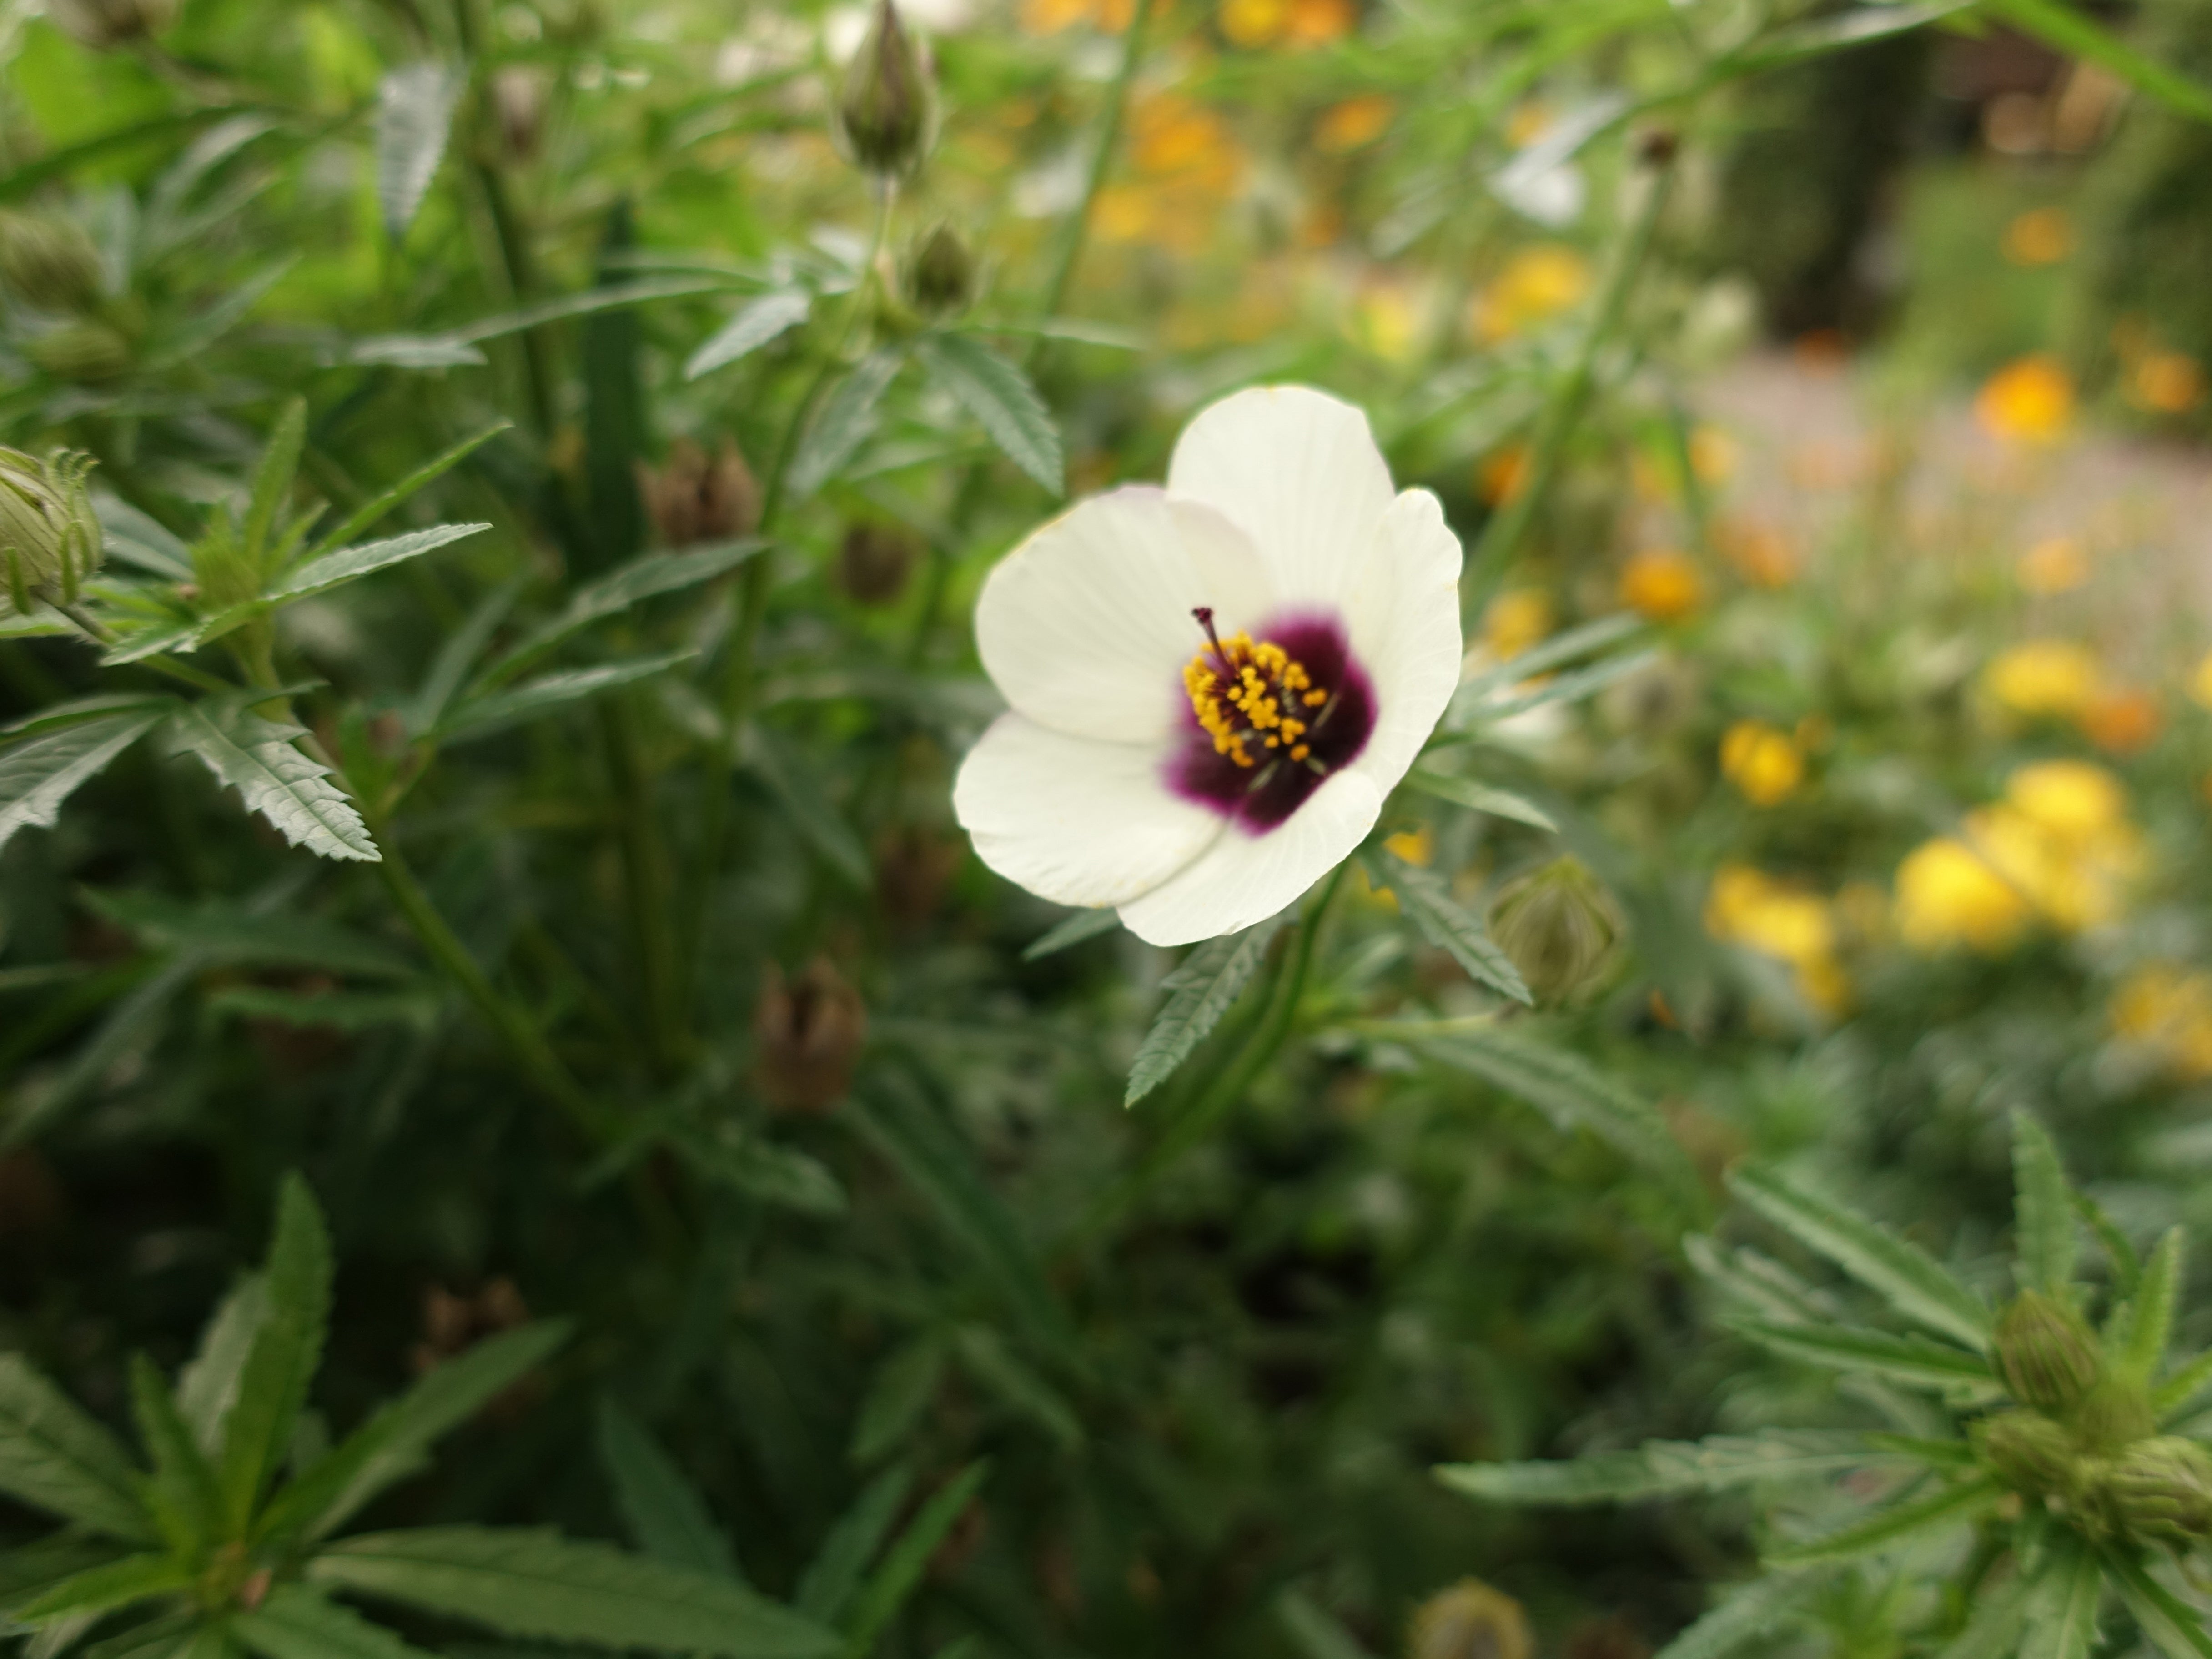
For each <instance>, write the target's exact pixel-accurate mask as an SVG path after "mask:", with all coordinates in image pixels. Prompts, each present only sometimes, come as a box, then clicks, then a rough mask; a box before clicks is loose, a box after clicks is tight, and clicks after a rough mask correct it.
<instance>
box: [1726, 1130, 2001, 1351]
mask: <svg viewBox="0 0 2212 1659" xmlns="http://www.w3.org/2000/svg"><path fill="white" fill-rule="evenodd" d="M1729 1185H1730V1186H1731V1187H1732V1188H1735V1194H1736V1195H1737V1196H1738V1197H1739V1198H1741V1199H1742V1200H1743V1201H1744V1202H1745V1203H1746V1204H1747V1205H1749V1206H1751V1207H1752V1208H1753V1209H1754V1210H1756V1211H1757V1212H1759V1214H1760V1215H1762V1216H1764V1217H1765V1218H1766V1219H1767V1220H1769V1221H1771V1222H1772V1223H1773V1224H1774V1225H1776V1226H1778V1227H1779V1228H1781V1229H1782V1230H1783V1231H1784V1232H1787V1233H1789V1234H1790V1235H1791V1236H1792V1237H1795V1238H1796V1239H1797V1240H1798V1242H1799V1243H1802V1244H1803V1245H1805V1246H1806V1248H1807V1249H1811V1250H1814V1251H1816V1252H1818V1253H1819V1254H1820V1255H1825V1256H1826V1257H1827V1258H1828V1260H1829V1261H1832V1262H1834V1263H1835V1264H1836V1265H1837V1266H1838V1267H1841V1268H1842V1269H1843V1270H1844V1272H1845V1273H1849V1274H1850V1276H1851V1277H1852V1278H1854V1279H1857V1280H1858V1281H1859V1283H1861V1284H1862V1285H1865V1286H1866V1287H1867V1288H1868V1289H1869V1290H1871V1291H1875V1292H1877V1293H1878V1294H1880V1295H1881V1296H1882V1297H1885V1298H1886V1299H1887V1301H1888V1303H1889V1304H1890V1305H1891V1306H1892V1307H1893V1308H1895V1309H1896V1310H1897V1311H1898V1312H1899V1313H1900V1314H1902V1315H1904V1316H1905V1317H1906V1318H1907V1319H1910V1320H1912V1321H1914V1322H1917V1323H1918V1324H1922V1325H1925V1326H1927V1327H1928V1328H1929V1329H1930V1330H1933V1331H1936V1332H1939V1333H1941V1334H1942V1335H1945V1336H1948V1337H1950V1338H1952V1339H1954V1340H1956V1341H1959V1342H1961V1343H1964V1344H1965V1345H1966V1346H1967V1347H1970V1348H1972V1350H1973V1351H1974V1352H1976V1353H1986V1352H1989V1346H1990V1310H1989V1309H1988V1307H1987V1306H1986V1305H1984V1303H1983V1301H1982V1299H1981V1297H1978V1296H1977V1295H1975V1294H1974V1292H1973V1291H1972V1290H1970V1289H1968V1288H1967V1287H1966V1285H1962V1284H1961V1283H1960V1282H1959V1280H1958V1279H1956V1278H1955V1277H1954V1276H1953V1275H1952V1274H1951V1273H1949V1272H1948V1270H1947V1269H1946V1268H1944V1267H1942V1265H1941V1264H1940V1263H1939V1262H1937V1261H1936V1258H1935V1257H1933V1256H1931V1255H1929V1254H1928V1253H1927V1252H1926V1251H1925V1250H1923V1249H1921V1248H1920V1247H1919V1246H1918V1245H1917V1244H1914V1243H1910V1242H1909V1241H1907V1240H1905V1239H1903V1238H1899V1237H1898V1236H1897V1235H1896V1234H1894V1233H1893V1232H1890V1231H1887V1230H1886V1229H1884V1228H1881V1227H1878V1226H1876V1225H1875V1224H1874V1223H1873V1222H1871V1221H1868V1220H1865V1219H1863V1218H1861V1217H1859V1216H1856V1215H1853V1214H1851V1213H1850V1212H1849V1211H1847V1210H1844V1209H1841V1208H1839V1207H1838V1206H1835V1205H1832V1204H1831V1203H1829V1202H1828V1201H1827V1200H1825V1199H1821V1198H1817V1197H1815V1196H1814V1195H1813V1194H1810V1193H1808V1192H1805V1191H1803V1190H1802V1189H1801V1188H1797V1187H1796V1186H1794V1185H1792V1184H1791V1183H1790V1182H1787V1181H1785V1180H1784V1179H1783V1177H1782V1176H1780V1175H1778V1173H1776V1172H1775V1171H1774V1170H1769V1169H1765V1168H1761V1167H1758V1166H1752V1167H1749V1168H1745V1169H1741V1170H1735V1171H1734V1172H1733V1173H1732V1174H1731V1175H1730V1176H1729Z"/></svg>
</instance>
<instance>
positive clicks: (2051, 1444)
mask: <svg viewBox="0 0 2212 1659" xmlns="http://www.w3.org/2000/svg"><path fill="white" fill-rule="evenodd" d="M1973 1440H1974V1449H1975V1450H1977V1451H1978V1452H1979V1453H1980V1454H1981V1456H1982V1461H1983V1462H1985V1463H1987V1464H1988V1465H1989V1466H1990V1468H1991V1469H1992V1470H1993V1471H1994V1472H1995V1473H1996V1477H1997V1479H1998V1480H2002V1481H2003V1482H2004V1483H2005V1485H2006V1486H2009V1487H2011V1488H2012V1489H2013V1490H2014V1491H2015V1492H2024V1493H2026V1494H2027V1496H2029V1497H2031V1498H2047V1497H2051V1496H2053V1495H2055V1494H2061V1493H2065V1492H2071V1491H2072V1490H2073V1487H2074V1484H2075V1466H2076V1463H2077V1462H2078V1459H2077V1458H2076V1456H2075V1448H2074V1437H2072V1436H2071V1435H2069V1434H2068V1433H2067V1432H2066V1430H2065V1428H2064V1427H2063V1425H2060V1424H2057V1423H2055V1422H2053V1421H2051V1419H2049V1418H2047V1417H2045V1415H2044V1414H2043V1413H2041V1412H2024V1411H2008V1412H1999V1413H1996V1416H1994V1417H1990V1418H1986V1419H1984V1420H1983V1421H1981V1422H1979V1423H1978V1424H1976V1425H1974V1430H1973Z"/></svg>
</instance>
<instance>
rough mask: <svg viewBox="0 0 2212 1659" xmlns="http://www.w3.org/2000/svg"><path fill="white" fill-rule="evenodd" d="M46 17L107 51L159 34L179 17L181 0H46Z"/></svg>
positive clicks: (78, 38) (72, 36) (74, 37)
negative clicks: (178, 5) (130, 41)
mask: <svg viewBox="0 0 2212 1659" xmlns="http://www.w3.org/2000/svg"><path fill="white" fill-rule="evenodd" d="M46 17H47V20H48V21H51V22H52V24H53V26H54V27H56V28H58V29H59V30H60V31H61V32H62V33H64V34H66V35H68V36H69V37H70V39H71V40H76V41H78V42H80V43H81V44H82V45H84V46H90V47H92V48H93V49H94V51H98V52H105V51H106V49H107V48H108V47H110V46H121V45H122V44H123V43H124V42H125V41H126V40H137V39H139V38H140V37H141V36H143V35H148V34H159V33H161V31H162V30H163V29H165V28H167V27H169V25H170V24H172V23H173V22H175V21H177V0H46Z"/></svg>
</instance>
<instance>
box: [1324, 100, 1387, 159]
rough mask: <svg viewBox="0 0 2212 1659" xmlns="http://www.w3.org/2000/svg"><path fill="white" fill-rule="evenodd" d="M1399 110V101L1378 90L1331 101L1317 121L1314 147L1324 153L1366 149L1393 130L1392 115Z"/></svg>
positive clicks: (1344, 153)
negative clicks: (1382, 94)
mask: <svg viewBox="0 0 2212 1659" xmlns="http://www.w3.org/2000/svg"><path fill="white" fill-rule="evenodd" d="M1397 112H1398V106H1397V105H1395V103H1393V102H1392V101H1391V100H1389V99H1388V98H1385V97H1383V96H1381V95H1380V94H1376V95H1375V96H1372V97H1367V98H1347V99H1346V100H1344V101H1343V102H1342V103H1340V104H1332V105H1330V106H1328V108H1327V109H1325V110H1323V111H1322V114H1321V119H1320V120H1319V121H1317V122H1316V123H1315V124H1314V148H1315V149H1318V150H1320V151H1321V153H1322V155H1348V154H1350V153H1351V152H1352V151H1353V150H1355V149H1364V148H1365V147H1366V146H1367V145H1369V144H1371V143H1374V142H1375V141H1376V139H1377V138H1380V137H1382V136H1383V134H1384V133H1386V132H1388V131H1389V130H1390V118H1391V117H1392V116H1394V115H1395V114H1396V113H1397Z"/></svg>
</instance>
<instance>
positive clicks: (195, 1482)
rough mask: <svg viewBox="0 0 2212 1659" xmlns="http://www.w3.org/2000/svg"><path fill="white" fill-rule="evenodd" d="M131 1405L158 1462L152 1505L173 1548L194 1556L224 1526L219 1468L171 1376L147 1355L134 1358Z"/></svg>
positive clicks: (142, 1438) (151, 1486) (150, 1493)
mask: <svg viewBox="0 0 2212 1659" xmlns="http://www.w3.org/2000/svg"><path fill="white" fill-rule="evenodd" d="M131 1415H132V1417H133V1418H134V1419H135V1420H136V1421H137V1425H138V1440H139V1443H140V1444H142V1445H143V1446H144V1447H145V1449H146V1455H148V1456H149V1458H151V1459H152V1460H153V1464H154V1476H153V1480H151V1481H150V1482H149V1485H148V1487H147V1493H148V1498H149V1508H150V1509H151V1510H153V1511H154V1515H155V1520H156V1521H157V1522H160V1524H161V1532H162V1534H163V1536H165V1537H166V1538H167V1539H168V1541H169V1543H170V1547H171V1548H173V1550H175V1551H176V1552H177V1553H179V1555H183V1556H185V1557H187V1558H190V1557H191V1556H193V1555H195V1554H196V1553H197V1552H198V1551H199V1550H200V1549H202V1548H203V1547H205V1546H206V1545H207V1544H209V1543H210V1541H213V1540H214V1539H215V1538H216V1535H217V1528H219V1526H220V1525H221V1506H220V1504H218V1502H217V1500H216V1489H215V1470H214V1469H213V1468H210V1466H209V1463H208V1461H207V1457H206V1455H205V1454H204V1453H203V1452H202V1451H201V1450H200V1449H199V1446H198V1444H197V1443H196V1442H195V1441H194V1440H193V1438H192V1431H191V1425H189V1424H187V1423H186V1422H185V1419H184V1416H183V1414H182V1413H180V1412H179V1411H178V1409H177V1402H176V1398H175V1396H174V1395H172V1394H171V1393H170V1392H169V1385H168V1383H167V1379H165V1378H164V1377H163V1376H162V1375H161V1372H160V1371H158V1370H155V1368H154V1362H153V1361H152V1360H150V1359H149V1358H146V1356H145V1355H144V1354H143V1353H141V1354H133V1355H132V1356H131Z"/></svg>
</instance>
